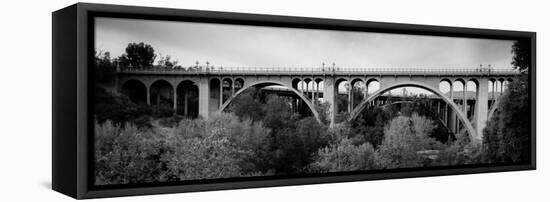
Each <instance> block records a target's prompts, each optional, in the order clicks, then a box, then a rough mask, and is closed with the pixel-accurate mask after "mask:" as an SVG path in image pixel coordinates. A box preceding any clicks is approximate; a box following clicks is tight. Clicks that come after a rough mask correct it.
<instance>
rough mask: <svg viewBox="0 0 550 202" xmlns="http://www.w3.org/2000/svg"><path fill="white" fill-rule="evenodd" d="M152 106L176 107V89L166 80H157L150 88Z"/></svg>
mask: <svg viewBox="0 0 550 202" xmlns="http://www.w3.org/2000/svg"><path fill="white" fill-rule="evenodd" d="M149 94H150V103H151V105H159V106H160V105H167V106H170V107H173V106H174V87H173V86H172V84H171V83H170V82H168V81H166V80H164V79H159V80H156V81H155V82H153V83H152V84H151V87H149Z"/></svg>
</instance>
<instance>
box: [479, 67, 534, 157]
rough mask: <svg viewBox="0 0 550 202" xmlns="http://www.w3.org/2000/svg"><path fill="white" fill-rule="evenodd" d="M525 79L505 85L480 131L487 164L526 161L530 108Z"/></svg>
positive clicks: (528, 144)
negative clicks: (485, 124)
mask: <svg viewBox="0 0 550 202" xmlns="http://www.w3.org/2000/svg"><path fill="white" fill-rule="evenodd" d="M527 89H528V82H527V78H526V76H523V77H522V78H518V79H517V80H516V81H514V82H510V84H508V89H506V91H505V93H504V94H503V95H502V97H501V98H500V102H499V103H498V106H497V111H496V112H495V114H494V115H493V117H492V119H491V120H489V121H488V122H487V126H486V127H485V129H484V130H483V137H484V140H483V143H484V150H485V153H486V159H487V161H488V162H491V163H501V162H528V161H529V160H530V155H529V154H530V149H531V147H530V141H529V136H530V135H531V133H530V131H531V118H530V117H531V109H530V108H529V106H530V105H529V102H530V100H529V94H528V93H526V92H527Z"/></svg>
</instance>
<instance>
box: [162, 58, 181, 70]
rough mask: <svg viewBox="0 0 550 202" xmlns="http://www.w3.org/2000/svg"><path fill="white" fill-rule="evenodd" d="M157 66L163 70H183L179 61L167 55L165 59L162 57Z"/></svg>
mask: <svg viewBox="0 0 550 202" xmlns="http://www.w3.org/2000/svg"><path fill="white" fill-rule="evenodd" d="M157 64H158V65H159V66H160V67H162V68H168V69H173V68H181V66H180V65H178V61H177V60H172V57H171V56H170V55H166V56H164V57H162V56H161V57H160V59H159V61H158V62H157Z"/></svg>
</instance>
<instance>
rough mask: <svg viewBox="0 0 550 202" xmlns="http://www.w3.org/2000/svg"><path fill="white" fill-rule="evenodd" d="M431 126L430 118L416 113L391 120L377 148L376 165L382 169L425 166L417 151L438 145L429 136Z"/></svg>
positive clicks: (432, 126) (430, 148)
mask: <svg viewBox="0 0 550 202" xmlns="http://www.w3.org/2000/svg"><path fill="white" fill-rule="evenodd" d="M433 128H434V125H433V122H432V121H431V120H429V119H426V118H424V117H421V116H418V115H416V114H413V115H412V116H411V117H408V116H398V117H396V118H394V119H393V120H391V121H390V122H389V124H388V126H387V128H386V130H385V132H384V141H383V143H382V145H381V146H380V147H379V149H378V150H377V163H378V166H379V167H380V168H384V169H388V168H409V167H421V166H425V164H424V159H423V158H422V155H420V154H418V152H421V151H425V150H433V149H437V148H438V147H440V145H438V144H439V143H438V142H437V141H436V140H435V139H434V138H431V137H430V136H429V135H430V133H431V131H432V130H433Z"/></svg>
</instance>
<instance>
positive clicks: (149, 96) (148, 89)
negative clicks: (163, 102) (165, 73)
mask: <svg viewBox="0 0 550 202" xmlns="http://www.w3.org/2000/svg"><path fill="white" fill-rule="evenodd" d="M145 91H146V93H145V94H147V100H146V102H147V105H151V87H149V86H147V87H145Z"/></svg>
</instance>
